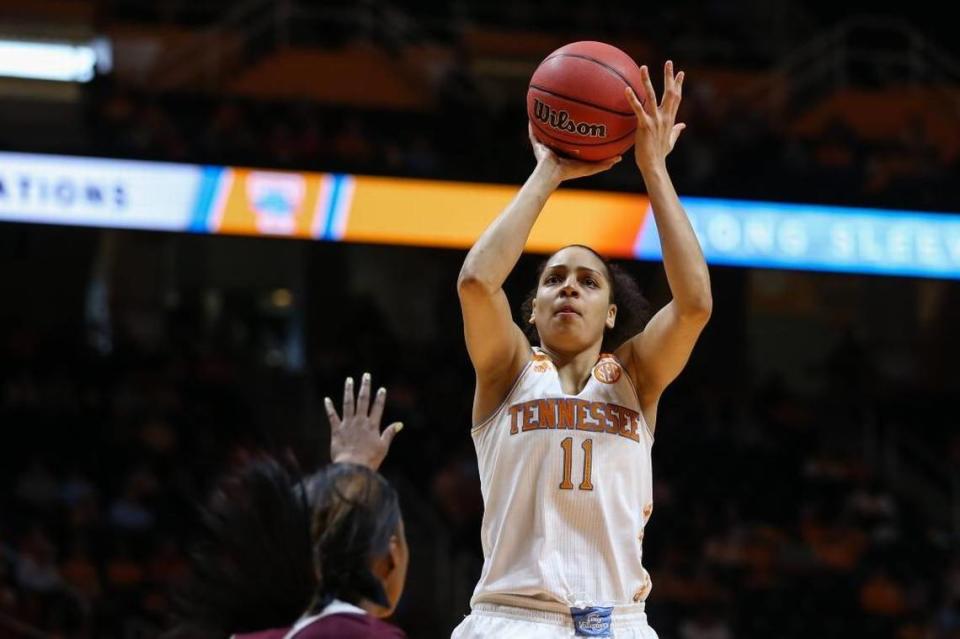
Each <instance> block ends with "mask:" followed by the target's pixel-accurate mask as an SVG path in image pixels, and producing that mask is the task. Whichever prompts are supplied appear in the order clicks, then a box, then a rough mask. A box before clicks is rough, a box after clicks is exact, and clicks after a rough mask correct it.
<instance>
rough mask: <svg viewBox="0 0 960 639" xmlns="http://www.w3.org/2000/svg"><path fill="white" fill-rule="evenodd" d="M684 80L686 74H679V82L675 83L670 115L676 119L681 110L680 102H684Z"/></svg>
mask: <svg viewBox="0 0 960 639" xmlns="http://www.w3.org/2000/svg"><path fill="white" fill-rule="evenodd" d="M683 78H684V73H683V71H681V72H680V73H678V74H677V81H676V82H674V83H673V98H672V100H671V102H670V115H671V116H672V117H673V118H674V119H676V117H677V111H679V110H680V101H681V100H683Z"/></svg>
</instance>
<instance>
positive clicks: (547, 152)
mask: <svg viewBox="0 0 960 639" xmlns="http://www.w3.org/2000/svg"><path fill="white" fill-rule="evenodd" d="M527 128H528V133H529V135H530V144H531V145H532V146H533V155H534V157H535V158H537V165H538V166H546V167H548V168H549V169H550V173H551V175H552V176H554V177H555V178H556V180H557V182H558V183H559V182H564V181H566V180H574V179H576V178H581V177H587V176H588V175H596V174H597V173H603V172H604V171H606V170H608V169H610V168H611V167H612V166H613V165H615V164H616V163H617V162H619V161H620V160H621V157H620V156H616V157H613V158H610V159H609V160H604V161H602V162H584V161H581V160H573V159H570V158H563V157H560V156H559V155H557V154H556V153H555V152H554V151H553V150H552V149H551V148H550V147H548V146H546V145H545V144H544V143H543V142H541V141H540V140H538V139H537V136H535V135H534V134H533V125H532V124H529V125H528V127H527Z"/></svg>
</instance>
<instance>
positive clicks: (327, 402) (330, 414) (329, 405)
mask: <svg viewBox="0 0 960 639" xmlns="http://www.w3.org/2000/svg"><path fill="white" fill-rule="evenodd" d="M323 407H324V408H325V409H326V410H327V419H328V420H330V430H337V429H338V428H340V418H339V417H338V416H337V409H336V408H335V407H334V406H333V400H331V399H330V398H329V397H324V398H323Z"/></svg>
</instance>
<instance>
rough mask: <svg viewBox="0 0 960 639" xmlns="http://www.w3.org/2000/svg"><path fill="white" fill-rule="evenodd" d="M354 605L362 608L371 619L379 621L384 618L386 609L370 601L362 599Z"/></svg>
mask: <svg viewBox="0 0 960 639" xmlns="http://www.w3.org/2000/svg"><path fill="white" fill-rule="evenodd" d="M354 605H356V606H357V608H360V609H361V610H363V611H364V612H365V613H367V614H368V615H370V616H371V617H376V618H377V619H379V618H381V617H383V616H384V611H385V609H384V607H383V606H381V605H380V604H376V603H373V602H372V601H370V600H369V599H361V600H360V601H358V602H357V603H356V604H354Z"/></svg>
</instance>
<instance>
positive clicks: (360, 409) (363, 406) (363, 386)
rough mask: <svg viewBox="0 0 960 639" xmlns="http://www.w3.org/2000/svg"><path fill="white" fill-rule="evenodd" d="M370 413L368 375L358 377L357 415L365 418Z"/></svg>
mask: <svg viewBox="0 0 960 639" xmlns="http://www.w3.org/2000/svg"><path fill="white" fill-rule="evenodd" d="M369 413H370V373H364V374H363V375H362V376H361V377H360V392H359V393H357V415H360V417H366V416H367V415H368V414H369Z"/></svg>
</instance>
